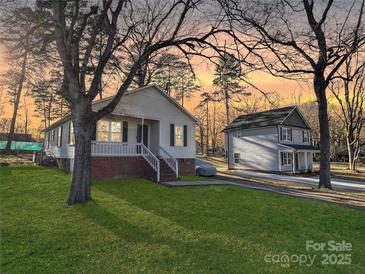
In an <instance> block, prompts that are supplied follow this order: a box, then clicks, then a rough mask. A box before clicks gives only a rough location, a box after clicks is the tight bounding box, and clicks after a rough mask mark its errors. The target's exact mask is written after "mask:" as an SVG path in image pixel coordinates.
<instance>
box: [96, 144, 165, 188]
mask: <svg viewBox="0 0 365 274" xmlns="http://www.w3.org/2000/svg"><path fill="white" fill-rule="evenodd" d="M91 155H92V156H104V157H105V156H108V157H123V156H142V157H143V158H144V159H145V160H146V161H147V163H148V164H149V165H150V166H151V167H152V168H153V170H155V171H156V173H157V182H159V181H160V160H159V159H158V158H157V157H156V156H155V155H154V154H153V153H152V152H151V151H150V150H149V149H148V148H147V147H146V146H145V145H144V144H141V143H137V144H128V143H122V142H98V141H92V142H91Z"/></svg>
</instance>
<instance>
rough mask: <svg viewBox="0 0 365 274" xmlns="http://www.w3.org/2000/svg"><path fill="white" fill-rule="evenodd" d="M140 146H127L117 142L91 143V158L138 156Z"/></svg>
mask: <svg viewBox="0 0 365 274" xmlns="http://www.w3.org/2000/svg"><path fill="white" fill-rule="evenodd" d="M141 145H142V144H127V143H117V142H97V141H93V142H91V155H93V156H109V157H113V156H140V155H141Z"/></svg>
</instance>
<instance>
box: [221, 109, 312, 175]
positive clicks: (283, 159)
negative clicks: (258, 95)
mask: <svg viewBox="0 0 365 274" xmlns="http://www.w3.org/2000/svg"><path fill="white" fill-rule="evenodd" d="M224 132H225V146H226V151H227V155H228V168H231V169H247V170H261V171H269V172H270V171H271V172H293V173H296V172H308V171H311V170H312V168H313V153H314V152H316V151H318V149H317V148H315V147H314V146H313V145H312V138H311V133H312V129H311V127H310V126H309V124H308V122H307V121H306V119H305V118H304V117H303V115H302V114H301V112H300V111H299V109H298V108H297V107H296V106H290V107H285V108H279V109H274V110H269V111H263V112H257V113H253V114H248V115H242V116H239V117H237V118H236V119H235V120H234V121H233V122H232V123H231V124H230V125H229V126H228V127H226V128H225V129H224Z"/></svg>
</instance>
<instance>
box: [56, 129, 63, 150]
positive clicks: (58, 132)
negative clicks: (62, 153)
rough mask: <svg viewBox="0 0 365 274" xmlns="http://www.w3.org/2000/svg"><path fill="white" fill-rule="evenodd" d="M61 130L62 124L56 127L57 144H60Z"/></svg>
mask: <svg viewBox="0 0 365 274" xmlns="http://www.w3.org/2000/svg"><path fill="white" fill-rule="evenodd" d="M62 132H63V126H60V127H59V128H57V146H58V147H61V146H62Z"/></svg>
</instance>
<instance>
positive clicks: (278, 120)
mask: <svg viewBox="0 0 365 274" xmlns="http://www.w3.org/2000/svg"><path fill="white" fill-rule="evenodd" d="M295 108H296V106H289V107H284V108H277V109H272V110H268V111H262V112H256V113H252V114H246V115H241V116H238V117H237V118H236V119H235V120H234V121H233V122H232V123H231V124H230V125H228V126H227V127H226V128H225V129H224V130H230V129H235V128H240V129H249V128H257V127H267V126H276V125H280V124H282V123H283V122H284V120H285V118H286V117H287V116H288V114H289V113H291V112H292V111H293V110H294V109H295Z"/></svg>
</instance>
